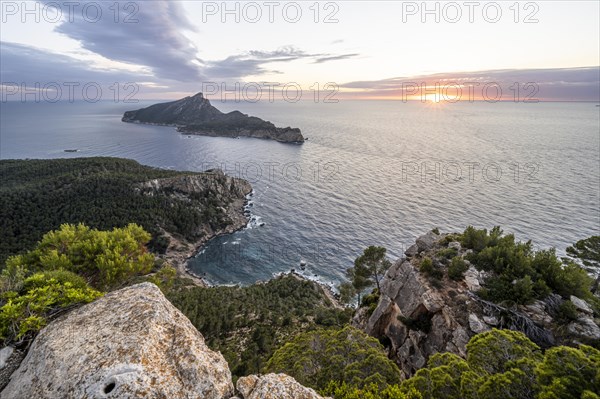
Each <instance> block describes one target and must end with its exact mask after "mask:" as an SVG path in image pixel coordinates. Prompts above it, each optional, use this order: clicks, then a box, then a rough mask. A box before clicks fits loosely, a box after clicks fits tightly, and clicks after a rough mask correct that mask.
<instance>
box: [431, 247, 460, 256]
mask: <svg viewBox="0 0 600 399" xmlns="http://www.w3.org/2000/svg"><path fill="white" fill-rule="evenodd" d="M436 255H437V256H438V257H439V258H442V259H452V258H453V257H455V256H456V255H458V250H457V249H456V248H444V249H440V250H439V251H438V252H437V254H436Z"/></svg>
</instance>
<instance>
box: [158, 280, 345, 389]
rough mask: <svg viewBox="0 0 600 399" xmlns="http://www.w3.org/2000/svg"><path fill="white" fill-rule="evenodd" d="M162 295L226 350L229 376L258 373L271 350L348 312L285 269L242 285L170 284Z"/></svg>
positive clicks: (338, 321) (339, 319)
mask: <svg viewBox="0 0 600 399" xmlns="http://www.w3.org/2000/svg"><path fill="white" fill-rule="evenodd" d="M167 298H168V299H169V301H171V303H173V305H175V306H176V307H177V308H178V309H179V310H181V311H182V312H183V314H185V315H186V316H187V318H188V319H190V321H191V322H192V324H193V325H194V327H196V328H197V329H198V331H200V332H201V333H202V335H204V336H205V337H206V340H207V344H208V345H209V346H210V348H211V349H213V350H218V351H220V352H221V353H222V354H223V356H225V359H226V360H227V362H228V363H229V367H230V369H231V373H232V375H233V377H234V379H235V378H237V377H241V376H244V375H249V374H258V373H261V372H262V371H263V367H264V365H265V363H266V362H267V360H269V358H270V357H271V355H273V353H274V352H275V350H276V349H278V348H279V347H281V346H282V345H283V344H285V343H286V342H287V341H288V340H289V339H291V338H292V337H294V336H295V335H297V334H299V333H302V332H305V331H308V330H314V329H315V328H318V327H319V326H327V327H329V326H335V327H342V326H344V325H346V324H347V323H348V322H349V321H350V318H351V317H352V313H353V311H352V309H339V308H336V307H334V306H333V304H332V303H331V302H330V301H329V299H328V298H327V296H326V295H325V294H324V293H323V291H322V289H321V287H319V286H318V285H317V284H316V283H313V282H310V281H305V280H299V279H298V278H296V277H294V276H289V275H288V276H282V277H279V278H275V279H273V280H269V281H268V282H266V283H264V284H253V285H250V286H247V287H226V286H218V287H210V288H203V287H194V288H189V289H183V290H171V291H169V292H168V293H167ZM256 331H258V332H256ZM254 334H257V335H254ZM258 338H259V339H260V340H262V341H263V342H261V343H259V342H257V339H258ZM267 344H268V345H267Z"/></svg>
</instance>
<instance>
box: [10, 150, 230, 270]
mask: <svg viewBox="0 0 600 399" xmlns="http://www.w3.org/2000/svg"><path fill="white" fill-rule="evenodd" d="M180 176H196V177H198V178H202V179H205V180H207V179H209V178H213V179H216V181H215V182H214V184H215V185H217V186H218V185H219V184H221V185H224V184H225V181H226V179H227V178H226V177H225V176H224V175H222V174H220V173H215V174H206V173H194V172H176V171H169V170H161V169H156V168H151V167H148V166H143V165H140V164H139V163H137V162H135V161H132V160H127V159H119V158H77V159H54V160H2V161H0V179H1V181H2V184H1V185H0V264H4V261H5V260H6V258H7V257H8V256H9V255H12V254H16V253H20V252H23V251H24V250H28V249H31V248H33V246H34V245H35V243H36V242H37V241H38V240H39V239H40V238H41V237H42V235H43V234H44V233H46V232H48V231H50V230H54V229H57V228H58V227H59V226H60V225H61V224H63V223H74V224H77V223H84V224H86V225H87V226H89V227H91V228H98V229H111V228H114V227H123V226H126V225H127V224H128V223H137V224H139V225H141V226H142V227H144V228H145V229H146V230H147V231H149V232H150V233H151V234H152V236H153V239H152V241H151V242H150V243H149V247H150V249H151V250H153V251H155V252H161V251H164V250H165V248H166V246H167V245H168V241H167V238H166V237H161V236H160V231H161V229H164V230H166V231H168V232H169V233H171V234H174V235H176V236H180V237H183V238H185V239H188V240H195V239H198V238H199V237H198V235H201V234H202V232H201V230H202V229H200V228H199V227H200V226H202V225H207V226H209V228H211V229H213V230H216V229H219V228H222V227H224V226H226V225H227V224H228V223H229V220H228V217H227V215H225V214H224V212H223V210H222V207H225V206H227V203H225V204H224V203H222V202H223V201H227V200H228V199H229V198H227V193H228V192H227V190H228V189H229V187H225V188H226V190H224V195H221V194H220V193H217V192H216V190H213V189H212V187H208V188H207V189H206V190H205V191H204V192H197V193H192V194H194V195H190V194H189V193H184V194H185V195H178V194H179V193H177V190H176V189H174V188H173V187H159V188H158V189H150V188H146V187H142V186H141V183H144V182H148V181H150V180H153V179H164V178H174V177H180ZM228 179H231V178H228Z"/></svg>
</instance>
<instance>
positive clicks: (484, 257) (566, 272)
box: [457, 226, 594, 304]
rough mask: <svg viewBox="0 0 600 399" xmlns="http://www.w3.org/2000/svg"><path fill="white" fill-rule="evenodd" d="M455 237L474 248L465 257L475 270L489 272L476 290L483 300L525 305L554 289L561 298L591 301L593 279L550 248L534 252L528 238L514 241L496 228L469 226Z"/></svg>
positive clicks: (511, 236) (512, 237)
mask: <svg viewBox="0 0 600 399" xmlns="http://www.w3.org/2000/svg"><path fill="white" fill-rule="evenodd" d="M457 238H458V239H459V240H460V241H461V243H462V244H463V246H464V247H466V248H469V249H471V250H472V251H473V252H472V253H471V254H470V255H467V257H466V258H467V259H468V260H469V261H470V262H471V263H472V264H473V265H474V266H475V267H476V268H477V269H478V270H484V271H486V272H490V273H491V274H490V276H489V277H488V278H487V279H486V281H485V286H484V287H483V288H482V289H481V290H479V291H478V295H479V296H481V297H482V298H484V299H489V300H491V301H494V302H502V301H514V302H516V303H518V304H527V303H530V302H531V301H533V300H534V299H543V298H545V297H547V296H548V295H549V294H550V293H552V292H554V293H557V294H559V295H561V296H562V297H564V298H569V296H571V295H574V296H576V297H579V298H582V299H586V300H594V298H593V295H592V293H591V290H590V289H591V287H592V282H593V280H592V279H591V278H590V277H589V276H588V274H587V273H586V271H585V270H583V269H582V268H581V267H580V266H579V265H577V264H575V263H574V262H572V261H567V262H566V264H565V263H563V262H562V261H561V260H560V259H559V258H558V257H557V256H556V252H555V250H554V249H553V248H552V249H548V250H539V251H534V250H533V247H532V244H531V241H527V242H524V243H523V242H517V241H515V237H514V235H513V234H506V235H504V234H503V232H502V230H501V229H500V228H499V227H494V228H493V229H492V230H491V231H490V232H489V233H488V231H487V230H486V229H482V230H478V229H475V228H474V227H472V226H469V227H467V229H466V230H465V231H464V232H463V234H462V235H461V236H460V237H457Z"/></svg>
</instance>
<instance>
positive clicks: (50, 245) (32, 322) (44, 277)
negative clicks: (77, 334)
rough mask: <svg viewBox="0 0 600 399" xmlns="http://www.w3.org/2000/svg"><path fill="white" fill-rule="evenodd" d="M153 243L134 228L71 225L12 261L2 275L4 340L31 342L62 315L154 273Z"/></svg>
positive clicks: (0, 331)
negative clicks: (150, 246)
mask: <svg viewBox="0 0 600 399" xmlns="http://www.w3.org/2000/svg"><path fill="white" fill-rule="evenodd" d="M149 239H150V235H149V234H148V233H147V232H146V231H144V229H142V228H141V227H139V226H137V225H134V224H130V225H128V226H126V227H124V228H115V229H113V230H111V231H99V230H94V229H90V228H89V227H87V226H84V225H82V224H80V225H77V226H74V225H69V224H65V225H62V226H61V228H60V229H59V230H56V231H50V232H48V233H46V234H45V235H44V236H43V237H42V239H41V240H40V242H39V243H38V245H37V247H36V248H34V249H33V250H31V251H29V252H27V253H25V254H22V255H17V256H12V257H10V258H9V259H8V260H7V261H6V267H5V268H4V269H3V270H2V273H1V274H0V339H2V340H3V341H4V342H5V343H7V342H11V341H15V340H16V341H19V340H26V339H29V338H31V337H32V336H33V335H34V334H35V332H37V331H38V330H39V329H40V328H42V327H43V326H44V325H45V324H46V323H47V321H48V319H49V318H50V317H52V316H54V315H55V314H57V313H58V312H60V311H62V310H64V309H66V308H69V307H71V306H73V305H77V304H82V303H87V302H91V301H92V300H94V299H96V298H97V297H99V296H100V295H102V293H101V292H100V291H97V290H96V289H98V290H108V289H112V288H117V287H119V286H121V285H123V284H126V283H127V282H129V281H131V280H132V279H133V278H134V277H136V276H139V275H141V274H145V273H148V272H149V271H150V269H151V268H152V266H153V264H154V256H152V255H151V254H149V253H147V251H146V248H145V246H144V245H145V244H146V243H147V242H148V240H149ZM92 287H93V288H92Z"/></svg>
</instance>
